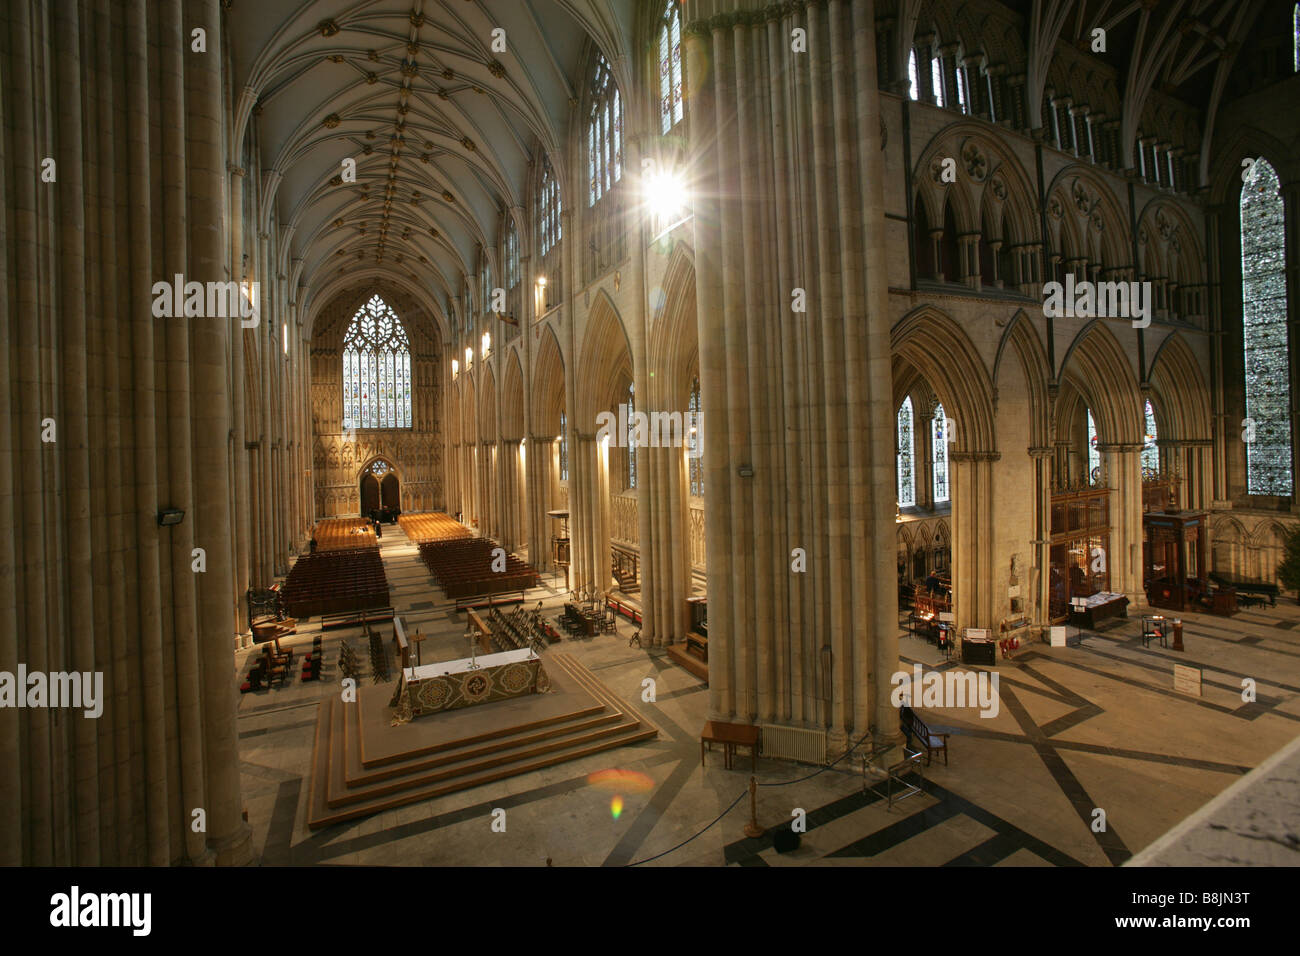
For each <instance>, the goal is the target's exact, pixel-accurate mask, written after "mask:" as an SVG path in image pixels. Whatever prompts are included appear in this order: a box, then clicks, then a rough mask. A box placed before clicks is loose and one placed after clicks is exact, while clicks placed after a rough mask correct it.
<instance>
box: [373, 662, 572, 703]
mask: <svg viewBox="0 0 1300 956" xmlns="http://www.w3.org/2000/svg"><path fill="white" fill-rule="evenodd" d="M402 682H403V689H402V690H401V692H400V693H399V695H397V696H398V697H401V698H404V703H405V704H406V706H407V707H409V713H410V716H412V717H420V716H422V715H424V714H434V713H437V712H439V711H443V710H455V709H456V708H458V707H471V706H473V705H475V704H486V703H490V702H491V701H497V700H508V699H509V698H511V697H523V696H525V695H528V694H536V693H541V692H544V691H546V690H547V689H549V686H550V682H549V680H548V679H547V676H546V670H545V669H544V668H543V667H542V662H541V659H540V658H539V657H538V656H537V655H536V654H535V653H534V652H533V651H532V650H531V649H530V648H527V647H525V648H521V649H519V650H513V651H503V652H501V653H500V654H486V655H484V656H482V657H478V658H469V657H466V658H462V659H461V660H456V661H439V662H437V663H433V664H425V665H423V666H421V667H406V668H403V670H402ZM395 702H396V701H395ZM404 709H405V708H404Z"/></svg>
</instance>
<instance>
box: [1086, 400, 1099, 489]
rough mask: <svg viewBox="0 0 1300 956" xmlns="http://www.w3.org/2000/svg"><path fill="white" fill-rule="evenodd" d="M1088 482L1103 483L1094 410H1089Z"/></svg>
mask: <svg viewBox="0 0 1300 956" xmlns="http://www.w3.org/2000/svg"><path fill="white" fill-rule="evenodd" d="M1088 481H1089V482H1090V483H1092V484H1094V485H1095V484H1097V483H1098V482H1100V481H1101V450H1100V449H1099V448H1098V447H1097V423H1096V422H1095V421H1093V419H1092V409H1091V408H1090V409H1088Z"/></svg>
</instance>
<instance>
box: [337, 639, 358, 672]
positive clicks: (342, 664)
mask: <svg viewBox="0 0 1300 956" xmlns="http://www.w3.org/2000/svg"><path fill="white" fill-rule="evenodd" d="M339 673H341V674H342V675H343V676H344V677H345V678H347V677H350V678H352V679H353V680H354V681H355V680H359V679H360V678H361V661H360V660H359V659H358V658H357V652H356V651H354V650H353V649H352V645H351V644H349V643H348V642H347V641H344V642H343V643H342V644H341V645H340V646H339Z"/></svg>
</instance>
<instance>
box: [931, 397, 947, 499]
mask: <svg viewBox="0 0 1300 956" xmlns="http://www.w3.org/2000/svg"><path fill="white" fill-rule="evenodd" d="M947 421H948V415H947V413H945V412H944V410H943V404H942V403H940V404H939V407H938V408H936V409H935V410H934V419H933V420H932V421H931V422H930V432H931V437H930V450H931V454H932V455H933V457H934V480H933V481H932V483H931V484H932V487H933V490H934V503H935V504H938V503H939V502H941V501H947V500H948V435H947V431H948V428H947Z"/></svg>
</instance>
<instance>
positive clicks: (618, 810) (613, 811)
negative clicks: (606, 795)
mask: <svg viewBox="0 0 1300 956" xmlns="http://www.w3.org/2000/svg"><path fill="white" fill-rule="evenodd" d="M609 813H610V816H612V817H613V818H614V819H615V820H617V819H618V818H619V817H620V816H622V815H623V798H622V797H620V796H618V795H617V794H615V796H614V799H613V800H611V801H609Z"/></svg>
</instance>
